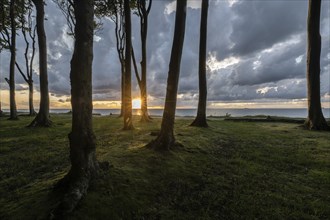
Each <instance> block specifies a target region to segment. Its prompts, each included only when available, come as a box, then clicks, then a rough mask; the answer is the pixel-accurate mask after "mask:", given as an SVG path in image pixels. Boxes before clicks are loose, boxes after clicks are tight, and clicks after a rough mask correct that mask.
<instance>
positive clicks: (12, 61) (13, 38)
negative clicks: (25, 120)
mask: <svg viewBox="0 0 330 220" xmlns="http://www.w3.org/2000/svg"><path fill="white" fill-rule="evenodd" d="M9 10H10V12H9V13H10V27H11V42H10V66H9V93H10V95H9V100H10V116H9V120H17V119H18V116H17V107H16V99H15V63H16V21H15V16H16V14H15V0H11V1H10V9H9Z"/></svg>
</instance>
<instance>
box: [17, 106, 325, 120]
mask: <svg viewBox="0 0 330 220" xmlns="http://www.w3.org/2000/svg"><path fill="white" fill-rule="evenodd" d="M69 111H70V109H51V110H50V112H51V113H67V112H69ZM148 111H149V114H150V115H152V116H162V115H163V109H149V110H148ZM322 111H323V115H324V117H325V118H330V108H323V109H322ZM19 112H28V110H27V109H21V110H19ZM93 113H94V114H99V115H103V116H105V115H110V114H113V115H116V114H119V113H120V109H94V110H93ZM196 113H197V109H177V110H176V116H180V117H185V116H187V117H189V116H196ZM133 114H134V115H139V114H140V110H139V109H133ZM206 115H207V116H217V117H219V116H226V115H227V116H229V115H230V116H232V117H240V116H257V115H266V116H268V115H269V116H281V117H293V118H306V117H307V109H306V108H276V109H275V108H241V109H229V108H226V109H213V108H212V109H207V110H206Z"/></svg>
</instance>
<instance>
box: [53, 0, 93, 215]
mask: <svg viewBox="0 0 330 220" xmlns="http://www.w3.org/2000/svg"><path fill="white" fill-rule="evenodd" d="M93 5H94V1H90V0H75V1H74V13H75V18H76V25H75V45H74V52H73V56H72V60H71V73H70V79H71V105H72V131H71V133H70V134H69V140H70V160H71V169H70V171H69V173H68V174H67V175H66V177H65V178H64V179H63V180H62V182H61V183H60V184H64V185H65V186H66V187H68V191H67V193H66V195H65V197H64V200H63V201H62V203H61V204H60V205H59V206H58V207H57V209H56V210H55V214H56V215H57V216H60V215H63V214H66V213H70V212H71V211H72V210H73V209H74V208H75V207H76V205H77V204H78V202H79V201H80V199H81V198H82V197H83V196H84V195H85V194H86V193H87V189H88V186H89V183H90V180H91V179H92V178H94V177H95V175H96V174H97V172H98V168H99V165H98V162H97V160H96V157H95V147H96V144H95V141H96V140H95V135H94V133H93V127H92V110H93V103H92V62H93V34H94V33H93V32H94V20H93V18H94V8H93Z"/></svg>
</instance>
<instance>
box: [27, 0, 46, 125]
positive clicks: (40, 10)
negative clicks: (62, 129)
mask: <svg viewBox="0 0 330 220" xmlns="http://www.w3.org/2000/svg"><path fill="white" fill-rule="evenodd" d="M33 3H34V5H35V7H36V11H37V35H38V44H39V79H40V107H39V112H38V114H37V116H36V118H35V119H34V120H33V121H32V122H31V124H30V125H29V127H36V126H43V127H49V126H50V125H51V120H50V116H49V93H48V73H47V44H46V33H45V28H44V20H45V10H44V1H43V0H33Z"/></svg>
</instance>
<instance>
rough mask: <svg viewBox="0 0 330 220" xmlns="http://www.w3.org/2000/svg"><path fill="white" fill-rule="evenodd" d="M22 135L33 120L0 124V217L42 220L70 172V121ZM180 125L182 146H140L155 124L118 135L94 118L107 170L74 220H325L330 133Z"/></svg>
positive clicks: (329, 200) (111, 121)
mask: <svg viewBox="0 0 330 220" xmlns="http://www.w3.org/2000/svg"><path fill="white" fill-rule="evenodd" d="M52 120H53V122H54V126H53V127H52V128H47V129H42V128H37V129H28V128H25V127H24V126H25V125H27V124H28V122H30V121H31V118H30V117H21V118H20V120H19V121H7V120H6V119H5V118H0V177H1V178H0V195H1V196H0V219H42V218H45V217H46V216H47V214H48V213H49V212H50V211H51V210H52V209H53V208H54V206H55V205H56V204H57V202H58V200H57V199H58V197H57V195H56V194H54V193H52V186H53V185H54V184H55V183H56V182H57V181H58V180H59V179H60V178H62V177H63V176H64V175H65V173H66V172H67V171H68V169H69V165H70V163H69V158H68V155H69V148H68V138H67V134H68V133H69V131H70V116H68V115H53V116H52ZM191 120H192V119H191V118H190V119H189V118H181V119H178V120H177V121H176V128H175V131H176V137H177V139H178V141H179V142H181V143H182V144H183V145H184V146H185V147H184V148H181V149H177V150H175V151H172V152H169V153H166V154H161V153H157V152H153V151H152V150H148V149H145V148H144V145H145V144H146V143H148V142H149V141H150V140H152V139H153V138H154V137H152V136H150V132H151V131H156V130H157V129H159V126H160V119H154V122H152V123H148V124H141V123H139V122H138V121H137V119H135V130H134V131H122V130H121V129H120V128H121V126H122V121H121V119H118V118H115V117H95V118H94V130H95V133H96V136H97V158H98V159H99V160H100V161H109V162H110V164H111V167H110V169H109V171H108V172H107V173H104V174H103V175H102V176H101V177H100V178H99V179H97V180H96V181H95V182H94V183H93V184H92V186H91V188H90V190H89V193H88V195H87V196H86V197H85V198H84V199H83V200H82V202H81V203H80V205H79V206H78V208H77V210H76V211H75V212H74V213H73V214H72V216H70V219H256V218H260V219H267V218H268V219H329V218H330V193H329V192H330V144H329V143H330V133H329V132H312V131H306V130H303V129H302V128H300V127H298V125H296V124H288V123H272V122H267V123H262V122H232V121H223V120H220V119H210V120H209V125H210V128H208V129H205V128H204V129H203V128H194V127H189V126H188V125H189V123H190V122H191Z"/></svg>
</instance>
